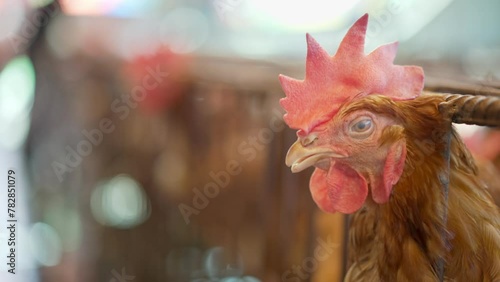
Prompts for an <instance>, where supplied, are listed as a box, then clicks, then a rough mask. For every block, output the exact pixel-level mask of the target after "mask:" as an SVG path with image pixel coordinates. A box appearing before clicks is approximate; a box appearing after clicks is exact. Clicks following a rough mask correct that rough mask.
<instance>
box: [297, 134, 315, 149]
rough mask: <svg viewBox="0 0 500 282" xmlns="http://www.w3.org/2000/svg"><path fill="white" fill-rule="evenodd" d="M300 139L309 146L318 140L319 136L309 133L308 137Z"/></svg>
mask: <svg viewBox="0 0 500 282" xmlns="http://www.w3.org/2000/svg"><path fill="white" fill-rule="evenodd" d="M300 139H301V140H300V143H301V144H302V146H304V147H307V146H309V145H311V144H312V143H314V141H316V140H318V136H316V134H309V135H307V136H306V137H303V138H300Z"/></svg>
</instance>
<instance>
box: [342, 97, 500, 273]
mask: <svg viewBox="0 0 500 282" xmlns="http://www.w3.org/2000/svg"><path fill="white" fill-rule="evenodd" d="M442 101H443V97H442V96H440V95H436V94H423V95H421V96H420V97H418V98H416V99H414V100H409V101H399V102H395V101H393V100H391V99H389V98H386V97H384V96H379V95H371V96H367V97H365V98H363V99H360V100H358V101H355V102H352V103H351V104H350V105H348V106H347V108H346V109H344V110H343V112H344V113H347V112H350V111H354V110H358V109H367V110H370V111H372V112H374V113H378V114H381V115H386V116H389V117H392V118H395V119H397V120H399V121H400V122H401V123H402V124H403V128H401V126H392V127H389V128H386V129H385V132H384V135H383V137H382V138H381V140H380V144H381V145H383V144H385V143H393V142H395V141H397V140H399V139H400V138H405V139H406V144H407V150H408V153H407V158H406V163H405V169H404V172H403V176H402V177H401V179H400V180H399V182H398V183H397V184H396V185H395V187H394V189H393V193H392V195H391V198H390V200H389V202H388V203H386V204H383V205H378V204H375V203H374V202H373V201H368V202H367V204H366V205H365V207H364V208H363V209H361V210H360V211H358V212H357V213H356V214H355V215H353V217H352V221H351V228H350V238H349V245H350V246H349V247H350V250H349V251H350V260H351V263H352V266H351V268H350V270H349V272H348V275H347V276H346V278H345V281H438V278H437V277H438V276H437V269H438V262H439V261H440V259H441V258H442V259H444V261H445V280H446V281H457V282H460V281H467V282H471V281H500V231H499V230H500V213H499V210H498V208H497V206H495V204H494V203H493V201H492V198H491V196H490V195H489V193H488V191H487V189H486V187H485V185H484V184H483V183H482V182H481V180H480V179H479V177H478V176H477V168H476V165H475V164H474V161H473V159H472V157H471V155H470V153H469V152H468V150H467V149H466V147H465V145H464V144H463V142H462V141H461V139H460V137H459V136H458V134H457V133H456V132H455V130H452V132H451V148H450V152H451V160H450V185H449V198H448V201H447V202H446V201H445V199H444V196H443V193H442V191H443V190H442V187H441V183H440V181H439V178H438V176H439V174H440V173H443V172H445V168H446V163H445V160H444V158H443V155H442V152H443V151H444V150H445V146H446V144H445V143H444V141H443V138H442V137H443V135H444V134H447V131H448V128H449V121H447V120H446V119H445V118H443V116H441V114H440V112H439V110H438V105H439V103H440V102H442ZM369 198H370V197H369ZM444 209H448V210H447V214H448V219H447V221H446V222H444V220H443V217H442V215H443V214H444V211H445V210H444Z"/></svg>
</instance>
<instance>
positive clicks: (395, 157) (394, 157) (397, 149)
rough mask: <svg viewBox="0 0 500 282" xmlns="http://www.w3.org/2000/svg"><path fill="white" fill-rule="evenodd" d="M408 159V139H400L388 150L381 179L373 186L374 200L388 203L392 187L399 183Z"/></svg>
mask: <svg viewBox="0 0 500 282" xmlns="http://www.w3.org/2000/svg"><path fill="white" fill-rule="evenodd" d="M405 160H406V140H405V139H400V140H399V141H397V142H396V143H394V144H392V146H391V147H390V148H389V150H388V151H387V158H386V159H385V164H384V169H383V171H382V175H380V177H381V178H382V179H381V181H377V185H375V186H374V187H372V196H373V200H374V201H375V202H376V203H378V204H383V203H386V202H387V201H388V200H389V197H390V196H391V192H392V187H393V186H394V185H395V184H396V183H398V181H399V179H400V178H401V175H402V174H403V170H404V166H405Z"/></svg>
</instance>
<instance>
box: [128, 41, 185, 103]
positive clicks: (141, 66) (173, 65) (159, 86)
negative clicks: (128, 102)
mask: <svg viewBox="0 0 500 282" xmlns="http://www.w3.org/2000/svg"><path fill="white" fill-rule="evenodd" d="M189 61H190V58H189V57H188V56H185V55H179V54H175V53H173V52H172V51H170V50H169V49H167V48H163V49H160V50H158V51H157V52H156V53H154V54H150V55H141V56H138V57H136V58H134V59H133V60H132V61H131V62H130V63H129V64H127V65H126V66H125V68H124V74H125V79H126V80H127V81H129V82H130V84H131V93H132V92H134V91H144V92H145V96H144V97H141V98H140V99H138V100H139V102H140V103H139V108H140V109H141V110H143V111H145V112H147V113H158V112H162V111H164V110H166V109H168V108H170V107H172V106H173V105H175V103H176V102H177V101H178V100H179V97H180V96H181V95H182V93H183V92H184V91H183V90H184V86H185V85H186V83H185V82H186V81H187V65H188V62H189Z"/></svg>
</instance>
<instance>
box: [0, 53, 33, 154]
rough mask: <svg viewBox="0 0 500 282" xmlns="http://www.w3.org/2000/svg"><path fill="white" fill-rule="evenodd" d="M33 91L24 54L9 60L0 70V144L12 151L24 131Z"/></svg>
mask: <svg viewBox="0 0 500 282" xmlns="http://www.w3.org/2000/svg"><path fill="white" fill-rule="evenodd" d="M34 94H35V70H34V67H33V64H32V63H31V60H30V59H29V58H28V57H26V56H19V57H16V58H14V59H12V60H11V61H10V62H9V63H8V64H7V65H6V66H5V68H4V69H3V71H2V72H1V73H0V146H2V147H4V148H7V149H11V150H15V149H17V148H19V147H20V146H21V145H22V144H23V143H24V140H25V139H26V136H27V134H28V130H29V125H30V119H29V113H30V111H31V108H32V106H33V100H34Z"/></svg>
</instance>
